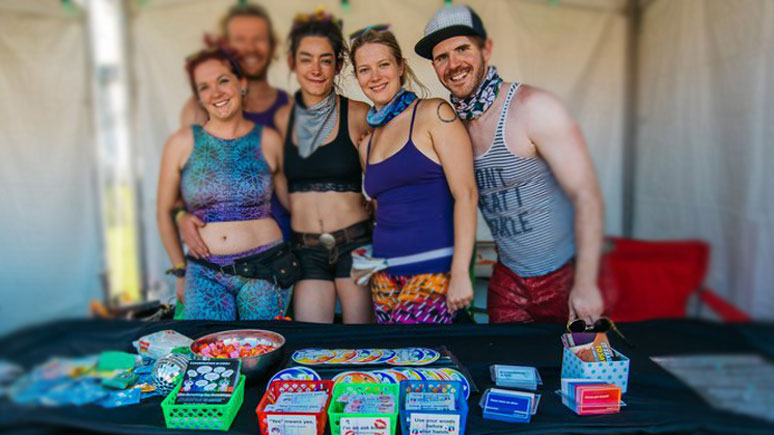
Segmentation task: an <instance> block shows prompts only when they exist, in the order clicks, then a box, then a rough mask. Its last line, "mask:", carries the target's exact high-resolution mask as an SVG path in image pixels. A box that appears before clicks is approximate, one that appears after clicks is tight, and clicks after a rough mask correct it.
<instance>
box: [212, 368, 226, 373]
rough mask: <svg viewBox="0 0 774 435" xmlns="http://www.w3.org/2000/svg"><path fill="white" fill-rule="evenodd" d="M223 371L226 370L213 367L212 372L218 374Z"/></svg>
mask: <svg viewBox="0 0 774 435" xmlns="http://www.w3.org/2000/svg"><path fill="white" fill-rule="evenodd" d="M223 370H226V368H225V367H215V370H213V371H214V372H215V373H220V372H222V371H223Z"/></svg>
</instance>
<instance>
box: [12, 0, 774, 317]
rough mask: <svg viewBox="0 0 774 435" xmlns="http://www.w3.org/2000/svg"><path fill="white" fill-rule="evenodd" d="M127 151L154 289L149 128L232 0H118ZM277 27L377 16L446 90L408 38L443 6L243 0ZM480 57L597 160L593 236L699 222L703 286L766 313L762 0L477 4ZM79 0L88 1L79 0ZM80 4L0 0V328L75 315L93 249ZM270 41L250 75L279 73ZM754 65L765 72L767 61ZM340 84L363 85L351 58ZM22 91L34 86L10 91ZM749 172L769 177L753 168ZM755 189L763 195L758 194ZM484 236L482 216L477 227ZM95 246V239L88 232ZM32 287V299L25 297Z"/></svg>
mask: <svg viewBox="0 0 774 435" xmlns="http://www.w3.org/2000/svg"><path fill="white" fill-rule="evenodd" d="M93 1H98V0H93ZM125 3H126V13H127V35H126V38H127V41H128V53H129V62H128V65H129V77H130V82H129V84H130V96H131V98H132V100H131V104H130V122H131V124H130V125H131V133H132V134H131V137H132V142H131V147H132V148H131V151H132V152H131V155H132V156H133V157H134V158H135V160H134V161H133V163H132V167H133V168H134V169H135V170H136V178H137V186H138V187H137V189H136V190H137V191H136V198H138V204H139V213H138V215H139V218H140V225H139V228H140V229H141V232H140V243H139V245H140V246H141V247H142V252H141V258H142V266H143V267H142V270H143V278H142V279H143V282H144V286H145V287H146V288H148V289H153V293H154V294H157V295H163V294H165V293H166V294H170V293H169V289H168V286H167V284H168V283H167V281H166V279H165V278H164V277H163V272H162V271H163V270H164V269H165V268H166V267H167V263H168V260H167V259H166V255H165V253H164V251H163V249H162V248H161V243H160V241H159V237H158V234H157V231H156V224H155V189H156V178H157V173H158V162H159V156H160V151H161V147H162V144H163V142H164V140H165V139H166V137H167V136H168V135H169V134H170V132H172V131H173V130H174V129H176V128H178V127H179V112H180V107H181V106H182V104H183V102H184V101H185V100H186V98H188V96H189V94H190V90H189V87H188V84H187V82H186V78H185V75H184V73H183V68H182V60H183V58H184V57H185V56H186V55H187V54H189V53H191V52H193V51H195V50H196V49H198V48H199V47H200V45H201V38H202V34H203V32H204V31H208V32H212V33H214V32H216V30H217V21H218V18H219V17H220V16H221V15H222V13H223V12H224V11H225V10H226V9H227V8H228V7H229V6H230V5H232V4H234V3H235V0H214V1H213V0H185V1H184V0H149V1H134V0H127V1H126V2H125ZM258 3H262V4H264V5H265V6H266V7H267V8H268V10H269V12H270V13H271V16H272V18H273V20H274V22H275V26H276V31H277V33H278V35H279V36H281V37H282V36H284V35H286V34H287V32H288V29H289V26H290V23H291V20H292V18H293V15H294V14H295V13H297V12H309V11H312V10H313V9H314V8H316V7H317V6H318V5H320V4H323V5H325V6H326V8H327V9H328V10H329V11H331V12H332V13H334V14H336V15H337V16H340V17H341V18H342V19H343V22H344V31H345V33H349V32H352V31H354V30H356V29H358V28H360V27H363V26H365V25H369V24H375V23H382V22H387V23H391V24H392V26H393V30H394V31H395V33H396V35H397V36H398V39H399V42H400V43H401V46H402V47H403V49H404V54H405V55H406V56H407V58H408V60H409V64H410V65H411V66H412V67H413V68H414V69H415V71H416V72H417V75H418V76H419V78H420V80H421V81H422V82H423V83H424V84H425V85H427V86H428V87H429V88H430V90H431V93H432V95H433V96H439V97H446V96H447V92H445V91H444V89H443V88H442V87H441V86H440V84H439V83H438V80H437V78H436V77H435V74H434V72H433V71H432V68H431V66H430V64H429V62H427V61H426V60H424V59H421V58H419V57H418V56H416V55H414V53H413V43H414V42H415V41H416V40H417V39H418V38H420V37H421V35H422V29H423V27H424V24H425V22H426V21H427V19H428V18H429V17H430V16H431V15H432V14H433V12H434V11H435V10H436V9H437V8H438V7H440V6H442V4H443V2H442V1H441V0H438V1H422V2H417V1H411V0H350V1H349V7H348V8H346V9H343V8H342V4H341V2H340V1H338V0H327V1H320V0H294V1H282V2H280V1H270V0H264V1H258ZM454 3H455V4H461V3H464V4H470V5H472V6H473V7H474V8H475V9H476V11H477V12H478V13H479V14H480V15H481V17H482V19H483V20H484V23H485V25H486V27H487V30H488V32H489V33H490V35H491V37H492V38H493V40H494V54H493V60H492V63H493V64H495V65H497V66H498V69H499V71H500V73H501V74H502V75H503V76H504V77H505V78H506V80H511V81H523V82H526V83H529V84H533V85H537V86H540V87H542V88H545V89H548V90H550V91H552V92H554V93H555V94H557V95H558V96H559V97H561V98H562V99H563V100H564V101H565V102H566V103H567V105H568V107H569V108H570V111H571V112H572V114H573V115H574V116H575V117H576V118H577V119H578V121H579V123H580V125H581V127H582V129H583V131H584V133H585V135H586V139H587V141H588V144H589V148H590V150H591V153H592V156H593V158H594V162H595V165H596V168H597V171H598V173H599V178H600V184H601V186H602V190H603V194H604V196H605V203H606V217H605V225H606V233H607V234H611V235H631V236H634V237H640V238H649V239H671V238H700V239H704V240H707V241H709V242H710V243H711V245H712V248H713V250H712V258H713V260H712V267H711V270H710V274H709V276H708V279H707V284H708V285H709V286H710V287H712V288H713V289H715V290H716V291H717V292H718V293H719V294H721V295H723V296H725V297H726V298H728V299H729V300H730V301H731V302H733V303H735V304H737V305H738V306H739V307H740V308H741V309H743V310H745V311H747V312H748V313H750V314H752V315H753V316H754V317H757V318H774V314H772V313H774V309H773V308H774V295H773V294H772V292H771V291H770V290H771V286H772V284H771V282H774V271H772V268H770V267H767V262H768V258H769V257H770V251H771V249H772V246H774V243H772V242H774V240H773V238H774V236H772V234H774V232H773V230H774V210H773V208H774V205H772V204H773V203H774V197H773V196H774V194H772V190H771V188H770V186H772V185H774V183H772V181H774V180H772V177H773V176H772V175H771V174H770V173H768V174H767V173H765V170H764V169H765V168H766V164H767V163H774V152H772V151H771V149H770V147H766V141H765V139H764V138H765V135H766V133H767V132H768V131H767V129H770V128H771V127H769V126H770V125H774V123H772V121H774V119H772V117H773V116H774V110H772V108H774V88H773V87H772V85H773V84H774V83H772V80H774V79H772V75H771V74H770V73H769V71H770V64H771V63H772V62H773V61H774V50H772V46H773V44H774V41H773V40H772V35H771V34H772V30H769V28H770V27H771V25H772V24H774V4H772V3H771V2H767V1H765V0H733V1H727V0H652V1H639V2H635V1H628V0H559V1H551V0H479V1H455V2H454ZM86 4H88V2H86ZM85 22H86V20H85V19H84V15H83V14H81V13H78V12H77V11H76V12H74V13H73V12H71V13H68V12H67V11H66V10H63V8H62V6H61V5H60V2H58V1H56V0H42V1H39V2H34V4H30V2H25V1H19V0H16V1H12V0H0V96H2V97H3V98H2V103H0V138H2V145H1V146H0V150H1V151H0V152H1V153H2V154H0V156H2V157H3V158H1V159H0V165H2V172H1V173H2V175H1V176H2V178H3V180H4V181H5V183H4V185H5V186H9V185H10V186H13V187H12V188H11V189H8V188H6V189H3V190H0V201H1V203H3V204H8V205H7V206H6V208H7V211H6V212H5V213H3V214H2V215H0V228H3V230H2V239H1V240H2V242H3V243H2V246H3V249H2V252H0V259H1V260H2V264H4V265H5V266H6V267H5V268H4V273H3V274H2V277H0V288H1V289H2V291H3V295H4V296H6V295H7V296H6V297H5V298H4V299H3V302H0V316H1V317H0V319H2V320H0V332H2V331H4V330H8V329H11V328H15V327H18V326H21V325H23V324H26V323H29V322H33V321H41V320H45V319H50V318H54V317H58V316H63V315H83V314H84V313H85V311H86V301H87V300H89V299H93V298H99V288H100V285H101V282H100V278H99V277H100V275H99V273H100V272H101V271H102V270H103V268H104V266H103V264H105V262H104V260H103V255H102V254H101V252H102V250H101V249H100V238H101V237H102V236H101V230H100V225H99V213H98V210H99V207H98V203H97V198H98V197H99V195H98V194H97V188H96V182H95V176H94V174H95V173H97V168H96V166H97V164H98V161H97V159H96V158H95V156H96V148H97V147H96V145H94V143H95V141H94V136H95V134H94V133H93V124H92V121H91V119H92V115H91V107H90V105H89V104H90V102H91V98H90V97H89V96H90V95H91V91H90V83H89V82H90V80H91V77H92V76H91V74H90V73H89V66H88V63H87V62H88V49H87V47H88V44H87V42H86V41H87V36H88V35H87V32H86V31H85ZM284 58H285V55H284V45H283V47H282V50H281V51H280V56H279V58H278V61H276V62H274V64H273V65H272V68H271V70H270V74H269V79H270V81H271V82H272V83H273V84H274V85H275V86H278V87H281V88H285V89H287V90H289V91H294V90H295V89H296V85H295V80H294V78H293V77H292V76H291V75H290V74H289V72H288V69H287V66H286V62H284ZM767 73H769V74H767ZM342 89H343V92H344V93H345V94H346V95H348V96H351V97H353V98H357V99H362V100H365V98H364V96H363V95H362V94H361V93H360V91H359V89H358V87H357V84H356V83H355V81H354V78H353V77H352V75H351V70H347V73H345V74H344V77H343V82H342ZM30 96H33V98H29V97H30ZM767 181H768V182H767ZM767 200H768V201H767ZM488 238H490V236H489V234H488V231H486V228H485V226H484V225H483V223H482V224H481V225H480V228H479V239H481V240H486V239H488ZM103 245H104V244H103ZM40 300H45V301H46V303H45V304H39V303H36V302H38V301H40Z"/></svg>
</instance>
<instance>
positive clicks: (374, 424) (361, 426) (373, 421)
mask: <svg viewBox="0 0 774 435" xmlns="http://www.w3.org/2000/svg"><path fill="white" fill-rule="evenodd" d="M340 424H341V435H390V419H389V418H387V417H384V418H382V417H376V418H374V417H343V418H342V419H341V421H340Z"/></svg>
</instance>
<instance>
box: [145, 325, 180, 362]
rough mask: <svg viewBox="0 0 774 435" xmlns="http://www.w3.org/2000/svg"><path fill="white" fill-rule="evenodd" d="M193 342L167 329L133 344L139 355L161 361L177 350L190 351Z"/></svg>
mask: <svg viewBox="0 0 774 435" xmlns="http://www.w3.org/2000/svg"><path fill="white" fill-rule="evenodd" d="M191 343H193V340H191V339H190V338H188V337H186V336H185V335H183V334H180V333H178V332H177V331H173V330H171V329H167V330H164V331H159V332H154V333H153V334H150V335H146V336H144V337H141V338H140V339H139V340H137V341H134V342H132V345H133V346H134V347H135V349H137V353H139V354H140V355H142V356H143V357H147V358H150V359H159V358H161V357H164V356H167V355H169V354H170V353H172V351H173V350H175V349H177V348H185V349H188V348H189V347H190V346H191Z"/></svg>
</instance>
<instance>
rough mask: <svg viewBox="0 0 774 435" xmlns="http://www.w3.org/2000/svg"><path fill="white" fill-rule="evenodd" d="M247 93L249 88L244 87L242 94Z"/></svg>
mask: <svg viewBox="0 0 774 435" xmlns="http://www.w3.org/2000/svg"><path fill="white" fill-rule="evenodd" d="M244 95H247V88H242V96H244Z"/></svg>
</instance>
